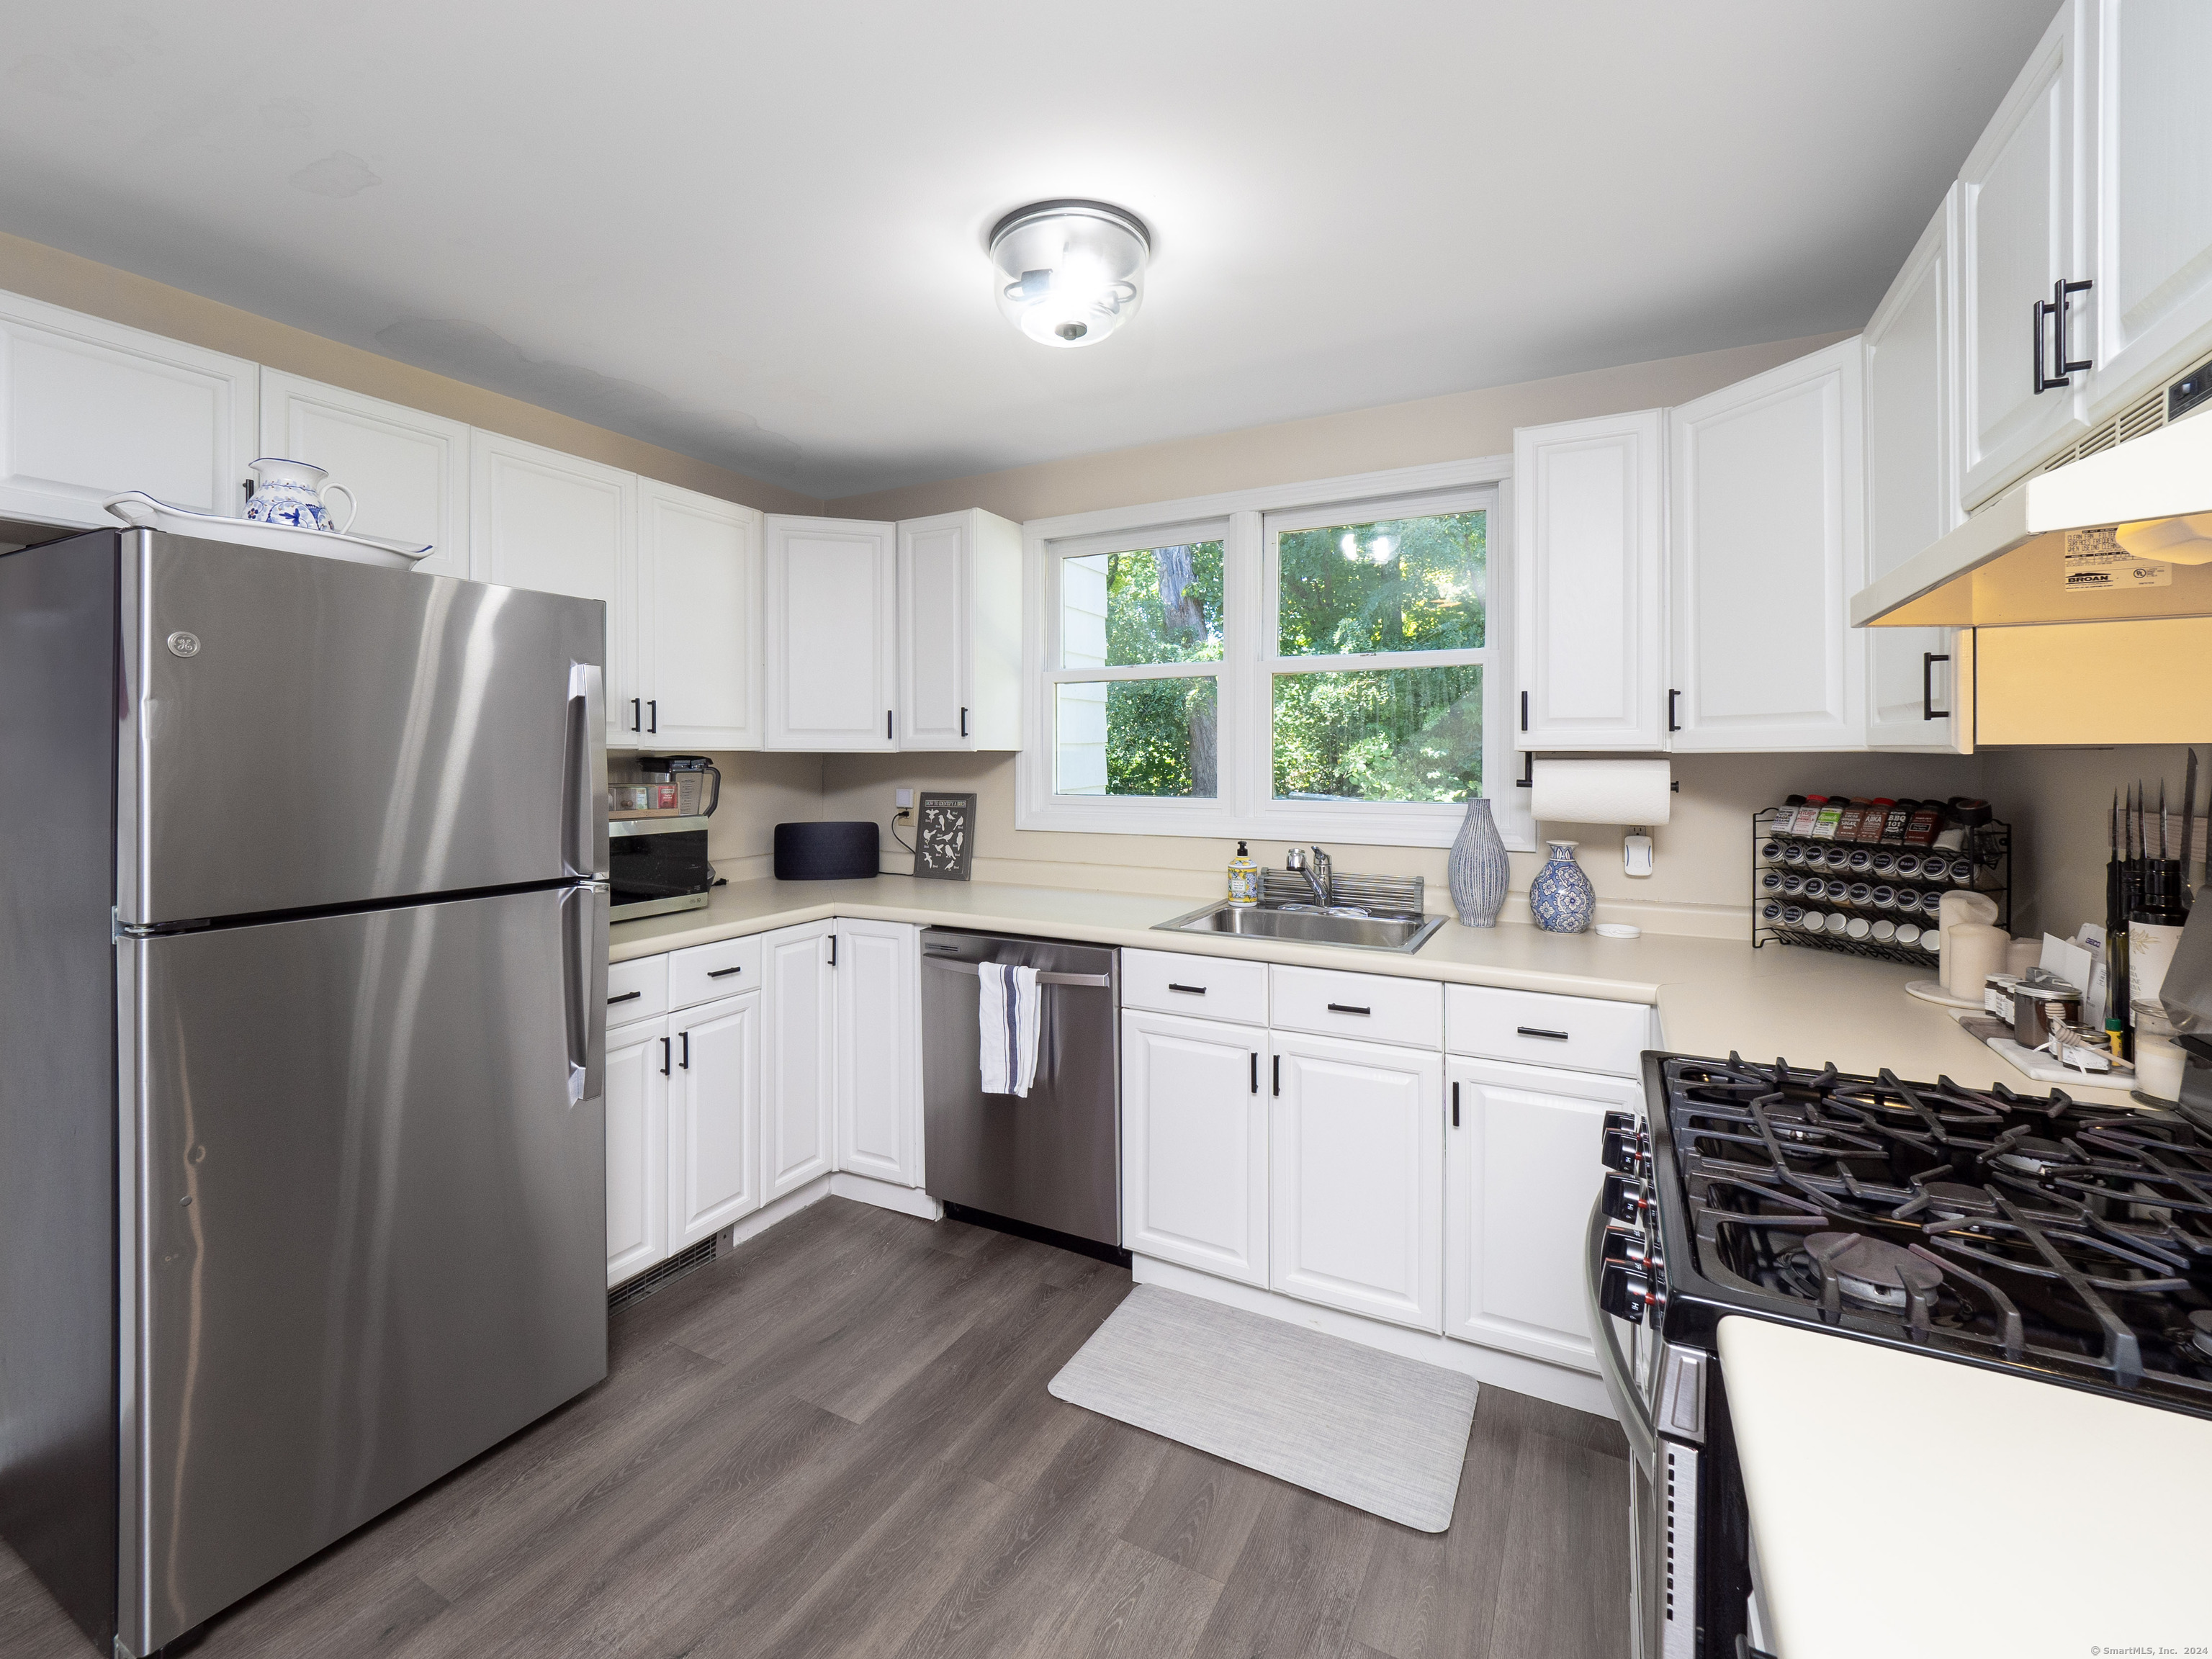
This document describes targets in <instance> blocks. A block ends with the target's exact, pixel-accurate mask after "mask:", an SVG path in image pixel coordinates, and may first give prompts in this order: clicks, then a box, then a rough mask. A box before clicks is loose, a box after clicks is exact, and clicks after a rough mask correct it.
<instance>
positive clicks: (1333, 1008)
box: [1328, 1002, 1375, 1014]
mask: <svg viewBox="0 0 2212 1659" xmlns="http://www.w3.org/2000/svg"><path fill="white" fill-rule="evenodd" d="M1328 1011H1329V1012H1331V1013H1332V1014H1371V1013H1373V1012H1375V1011H1374V1010H1373V1009H1372V1008H1355V1007H1353V1006H1352V1005H1351V1004H1350V1003H1348V1002H1332V1003H1330V1004H1329V1005H1328Z"/></svg>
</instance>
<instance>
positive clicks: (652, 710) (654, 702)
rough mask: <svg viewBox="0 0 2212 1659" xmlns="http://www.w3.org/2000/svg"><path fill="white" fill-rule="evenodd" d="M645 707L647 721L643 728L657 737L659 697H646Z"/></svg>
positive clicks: (658, 728)
mask: <svg viewBox="0 0 2212 1659" xmlns="http://www.w3.org/2000/svg"><path fill="white" fill-rule="evenodd" d="M645 707H646V719H647V721H648V722H649V723H648V724H647V726H646V728H645V729H646V730H647V732H651V733H653V735H654V736H655V737H658V736H659V734H660V699H659V698H658V697H647V699H646V700H645Z"/></svg>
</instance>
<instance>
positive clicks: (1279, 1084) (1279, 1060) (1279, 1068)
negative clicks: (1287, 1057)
mask: <svg viewBox="0 0 2212 1659" xmlns="http://www.w3.org/2000/svg"><path fill="white" fill-rule="evenodd" d="M1275 1092H1276V1093H1277V1094H1280V1093H1282V1092H1283V1057H1282V1056H1281V1055H1280V1054H1277V1055H1276V1056H1275Z"/></svg>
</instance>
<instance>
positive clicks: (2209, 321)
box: [2068, 0, 2212, 422]
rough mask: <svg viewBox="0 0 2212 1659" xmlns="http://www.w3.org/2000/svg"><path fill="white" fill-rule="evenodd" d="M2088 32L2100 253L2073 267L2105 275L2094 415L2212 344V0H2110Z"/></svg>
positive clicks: (2095, 306) (2150, 386)
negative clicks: (2209, 85) (2211, 84)
mask: <svg viewBox="0 0 2212 1659" xmlns="http://www.w3.org/2000/svg"><path fill="white" fill-rule="evenodd" d="M2084 36H2085V40H2084V44H2085V46H2088V47H2090V48H2092V49H2093V57H2094V64H2095V73H2094V87H2095V94H2094V96H2093V99H2092V100H2090V101H2091V103H2092V105H2093V112H2092V116H2091V121H2090V125H2091V131H2093V132H2094V134H2095V161H2094V167H2093V173H2092V175H2091V176H2092V178H2093V182H2094V186H2095V190H2094V195H2095V203H2094V211H2093V217H2092V219H2091V222H2090V226H2089V230H2090V234H2091V235H2092V236H2093V238H2094V240H2095V247H2096V264H2095V269H2094V270H2093V271H2092V270H2069V273H2068V274H2069V276H2094V278H2095V281H2096V287H2095V288H2094V289H2093V290H2091V292H2089V293H2088V294H2087V295H2082V296H2081V299H2082V300H2083V301H2088V302H2089V303H2088V305H2087V307H2086V308H2087V311H2088V313H2089V314H2090V315H2091V316H2092V317H2093V319H2094V323H2095V331H2094V336H2093V337H2094V339H2095V342H2096V349H2095V353H2094V356H2095V360H2096V361H2095V366H2094V367H2093V368H2092V369H2091V371H2090V373H2089V377H2088V413H2087V418H2088V419H2089V420H2090V421H2092V422H2099V421H2103V420H2105V419H2106V418H2107V417H2108V416H2112V415H2115V414H2117V413H2118V412H2119V411H2120V410H2122V409H2124V408H2125V407H2126V406H2128V405H2129V404H2132V403H2134V402H2135V401H2136V399H2137V398H2142V397H2143V396H2145V395H2146V394H2148V393H2151V392H2156V391H2157V390H2159V389H2160V387H2162V386H2164V384H2165V383H2166V381H2167V380H2171V379H2172V377H2173V376H2174V375H2175V374H2179V372H2181V371H2182V370H2184V369H2186V368H2193V367H2194V366H2195V365H2196V363H2197V362H2199V361H2200V360H2201V359H2202V358H2203V356H2204V355H2205V354H2206V353H2207V352H2212V102H2208V100H2207V98H2206V81H2207V77H2208V76H2212V6H2208V5H2206V4H2204V3H2203V0H2102V3H2101V4H2100V5H2098V6H2097V7H2096V9H2095V21H2094V24H2093V28H2092V29H2091V30H2085V31H2084ZM2085 78H2086V77H2085ZM2075 327H2076V330H2077V333H2076V337H2077V338H2078V339H2080V340H2081V341H2082V342H2083V343H2084V344H2085V345H2086V343H2087V341H2088V340H2089V339H2090V338H2091V337H2092V336H2091V334H2090V332H2089V331H2088V330H2087V329H2086V328H2083V327H2082V326H2081V324H2080V323H2078V322H2077V324H2076V325H2075ZM2077 355H2079V356H2090V355H2091V353H2090V352H2089V351H2087V349H2084V350H2081V352H2079V353H2078V354H2077Z"/></svg>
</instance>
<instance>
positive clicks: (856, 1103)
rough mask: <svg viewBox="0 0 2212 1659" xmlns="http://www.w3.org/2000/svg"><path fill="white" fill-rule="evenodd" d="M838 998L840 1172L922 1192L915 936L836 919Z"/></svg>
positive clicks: (904, 927) (881, 924)
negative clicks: (915, 1188) (870, 1177)
mask: <svg viewBox="0 0 2212 1659" xmlns="http://www.w3.org/2000/svg"><path fill="white" fill-rule="evenodd" d="M834 947H835V951H836V954H835V955H834V956H833V957H831V961H832V962H833V963H835V964H836V970H835V978H836V990H837V1167H838V1168H839V1169H841V1170H849V1171H851V1172H852V1173H853V1174H854V1175H864V1176H872V1177H873V1178H874V1179H876V1180H878V1181H888V1182H891V1183H892V1184H894V1185H896V1186H900V1187H919V1186H921V1175H922V1171H921V1041H920V1031H919V1029H918V1028H919V1025H920V1022H921V1007H920V1001H921V996H920V992H921V987H920V985H919V983H918V979H917V976H918V975H919V973H920V971H921V970H920V967H919V963H920V961H921V945H920V939H919V935H918V933H917V931H916V930H915V928H913V927H909V926H908V924H907V923H905V922H902V921H854V920H852V919H850V918H841V919H840V920H839V921H838V923H837V927H836V939H835V940H834Z"/></svg>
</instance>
